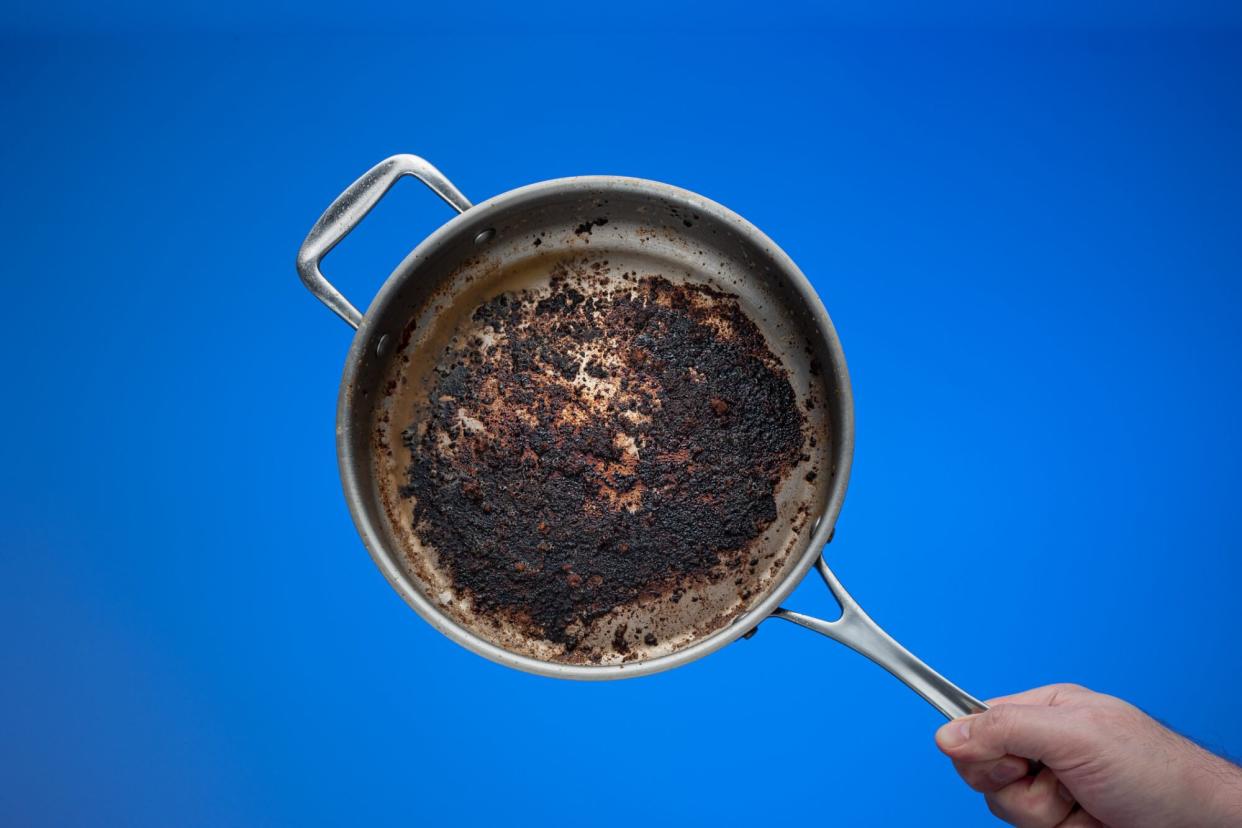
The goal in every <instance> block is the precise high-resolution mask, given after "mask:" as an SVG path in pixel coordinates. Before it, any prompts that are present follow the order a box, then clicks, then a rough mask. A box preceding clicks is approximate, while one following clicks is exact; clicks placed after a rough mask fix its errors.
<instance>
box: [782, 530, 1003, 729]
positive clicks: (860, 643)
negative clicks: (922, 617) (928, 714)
mask: <svg viewBox="0 0 1242 828" xmlns="http://www.w3.org/2000/svg"><path fill="white" fill-rule="evenodd" d="M815 568H816V569H818V570H819V574H820V575H821V576H822V577H823V579H824V583H826V584H828V589H829V590H830V591H831V592H832V597H833V598H836V599H837V603H838V604H840V605H841V617H840V618H838V619H837V620H836V621H824V620H822V619H819V618H812V617H811V616H809V615H803V614H802V613H800V612H791V611H790V610H787V609H784V608H783V607H782V608H781V609H778V610H776V612H774V613H772V617H773V618H783V619H785V620H786V621H792V622H793V623H795V624H799V625H801V626H803V627H806V628H807V629H808V630H814V631H815V632H817V633H820V634H821V635H826V636H828V637H829V638H831V639H833V640H834V641H839V642H841V643H842V644H844V645H845V646H847V647H849V648H850V649H852V650H854V651H855V652H858V653H862V654H863V655H865V656H866V657H867V658H869V659H871V660H872V661H874V662H875V663H876V664H878V665H880V666H881V667H883V668H884V669H885V670H888V671H889V672H890V673H892V674H893V675H894V676H896V677H897V678H899V679H901V680H902V681H903V682H905V684H906V686H907V687H909V688H910V689H911V690H913V691H914V692H916V693H918V694H919V695H920V696H922V697H923V698H924V699H926V700H927V702H928V704H930V705H931V706H932V707H934V708H936V709H937V710H939V711H940V712H941V713H943V714H944V715H945V717H946V718H949V719H957V718H961V717H962V716H969V715H971V714H972V713H982V712H983V711H984V710H987V705H986V704H984V703H983V702H981V701H979V700H978V699H976V698H975V697H974V696H972V695H970V694H969V693H967V692H966V691H965V690H963V689H962V688H960V687H958V686H957V685H956V684H954V683H953V682H951V681H949V680H948V679H947V678H945V677H944V676H942V675H940V674H939V673H937V672H936V671H935V670H933V669H932V668H930V667H928V666H927V665H926V664H924V663H923V662H922V661H920V660H919V659H918V658H916V657H915V655H914V653H912V652H910V651H909V650H907V649H906V648H905V647H903V646H901V645H900V644H898V643H897V642H896V641H895V640H893V638H892V636H890V635H889V634H888V633H886V632H884V630H882V629H880V626H879V625H878V624H876V623H875V622H874V621H872V620H871V617H870V616H869V615H867V613H865V612H863V609H862V607H860V606H858V602H857V601H855V600H854V599H853V597H852V596H851V595H850V594H849V593H848V592H846V591H845V587H843V586H841V582H840V581H838V580H837V576H836V575H834V574H833V573H832V570H831V569H829V568H828V564H827V562H825V561H824V558H823V556H822V555H821V556H820V558H819V560H818V561H816V563H815Z"/></svg>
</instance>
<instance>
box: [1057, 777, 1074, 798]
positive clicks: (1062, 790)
mask: <svg viewBox="0 0 1242 828" xmlns="http://www.w3.org/2000/svg"><path fill="white" fill-rule="evenodd" d="M1057 794H1058V795H1060V797H1061V798H1062V799H1064V800H1065V801H1066V802H1073V801H1074V795H1073V794H1072V793H1070V789H1069V788H1067V787H1065V786H1064V785H1062V784H1061V783H1060V782H1058V783H1057Z"/></svg>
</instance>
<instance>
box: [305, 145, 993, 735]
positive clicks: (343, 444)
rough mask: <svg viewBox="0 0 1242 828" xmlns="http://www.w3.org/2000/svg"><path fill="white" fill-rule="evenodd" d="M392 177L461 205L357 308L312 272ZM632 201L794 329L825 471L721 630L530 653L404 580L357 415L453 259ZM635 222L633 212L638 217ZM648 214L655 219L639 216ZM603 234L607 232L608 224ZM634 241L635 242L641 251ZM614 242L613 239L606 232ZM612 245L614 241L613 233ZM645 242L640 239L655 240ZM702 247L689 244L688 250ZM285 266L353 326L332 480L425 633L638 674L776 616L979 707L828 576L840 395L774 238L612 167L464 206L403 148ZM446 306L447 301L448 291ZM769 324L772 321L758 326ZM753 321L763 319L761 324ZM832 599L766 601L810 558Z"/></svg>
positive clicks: (843, 375) (931, 697) (825, 322)
mask: <svg viewBox="0 0 1242 828" xmlns="http://www.w3.org/2000/svg"><path fill="white" fill-rule="evenodd" d="M402 175H412V176H414V177H416V178H418V179H419V180H421V181H423V182H424V183H426V184H427V185H428V187H430V188H431V189H432V190H433V191H434V192H436V193H437V194H438V195H440V197H441V198H443V199H444V200H445V201H447V202H448V203H449V204H451V205H452V206H453V207H454V208H456V209H457V210H459V211H460V215H458V216H456V217H454V218H453V219H451V220H450V221H449V222H447V223H446V224H445V225H443V226H442V227H441V228H439V229H438V230H436V231H435V232H434V233H432V234H431V235H430V236H429V237H428V238H427V239H425V240H424V241H423V242H422V243H421V244H419V245H418V247H417V248H416V249H415V250H413V251H412V252H411V253H410V254H409V256H407V257H406V259H405V260H404V261H403V262H402V263H401V265H399V266H398V267H397V269H396V270H395V271H394V272H393V274H392V275H391V276H390V277H389V279H388V280H387V281H386V282H385V284H384V285H383V287H382V288H381V289H380V291H379V292H378V293H377V295H376V297H375V299H374V300H373V301H372V303H371V306H370V308H369V309H368V310H367V313H366V314H365V315H363V314H362V313H360V312H359V311H358V310H357V309H356V308H355V307H354V306H353V305H352V304H350V303H349V302H348V300H346V299H345V298H344V296H342V295H341V294H340V292H339V291H337V290H336V288H334V287H333V286H332V285H331V284H330V283H329V282H328V281H327V279H326V278H324V276H323V274H322V273H321V272H320V268H319V263H320V260H321V259H322V258H323V256H324V255H325V254H326V253H327V252H328V251H329V250H331V249H332V247H334V246H335V245H336V244H337V243H338V242H339V241H340V240H341V239H342V238H343V237H344V236H345V235H346V234H348V232H349V231H350V230H351V229H352V228H353V227H354V226H355V225H357V223H358V222H359V221H360V220H361V219H362V218H363V217H364V216H365V215H366V214H367V213H368V212H369V211H370V210H371V209H372V208H373V207H374V206H375V204H376V203H377V202H378V201H379V199H380V198H381V197H382V196H383V194H384V193H385V192H387V190H388V189H389V188H390V187H391V186H392V185H393V183H394V182H395V181H396V180H397V179H398V178H399V177H400V176H402ZM609 199H611V200H612V202H613V209H617V205H618V204H629V205H631V206H633V205H637V207H635V208H634V209H636V210H637V211H638V213H641V214H643V215H644V216H646V215H647V214H648V213H649V212H650V213H651V214H652V215H653V216H654V214H655V213H657V212H658V209H657V208H667V207H670V206H671V207H673V208H674V212H676V209H680V210H682V211H689V212H690V213H692V214H693V215H694V217H695V219H696V224H695V225H694V227H693V229H689V228H690V222H685V228H683V227H682V224H683V223H682V222H681V221H680V220H678V221H677V222H676V226H675V227H673V226H670V227H666V228H663V230H664V231H666V232H665V235H666V236H667V237H668V238H669V239H671V240H672V241H674V242H683V241H685V240H688V242H689V243H691V244H700V245H702V246H708V245H717V246H723V247H721V249H724V250H727V251H729V252H730V253H731V256H732V258H733V260H734V262H733V263H734V264H735V265H736V266H737V268H738V270H739V272H742V273H745V274H746V278H747V279H748V280H750V282H751V283H752V284H748V285H744V286H743V287H744V289H745V290H749V291H751V292H752V293H753V297H752V298H754V299H755V301H757V302H766V303H767V304H766V307H767V308H768V313H766V314H765V316H771V317H773V318H774V319H775V318H780V319H784V320H786V321H787V322H790V320H792V322H791V324H793V325H794V326H796V327H798V329H799V333H800V334H801V335H802V336H803V340H802V341H804V342H805V343H806V348H805V351H806V353H805V354H804V353H803V348H802V347H798V348H797V349H796V353H795V352H794V351H793V350H788V349H787V351H786V353H785V354H784V356H785V357H786V358H787V359H789V360H792V361H795V362H797V361H801V363H802V370H804V371H805V370H806V367H807V364H812V365H818V366H820V367H818V368H814V369H813V372H814V371H819V370H821V369H822V371H823V374H824V376H825V384H826V386H827V387H828V388H829V389H830V393H829V395H828V399H826V400H825V405H826V408H827V409H828V422H829V423H830V426H829V428H830V432H831V433H830V438H831V473H830V474H823V475H821V476H820V478H819V482H817V484H816V486H817V487H818V489H819V495H818V500H817V503H818V504H819V508H818V510H817V514H818V516H819V519H818V520H816V521H814V522H812V523H810V524H809V525H808V527H807V529H806V530H805V537H803V539H802V542H801V544H800V545H799V547H798V550H797V553H796V556H795V558H794V559H792V560H791V561H790V563H789V564H788V565H787V568H786V569H785V571H784V573H783V575H782V577H781V579H780V581H779V583H777V584H776V585H775V587H774V588H773V589H771V590H770V591H769V592H768V593H767V594H765V595H763V596H761V598H757V599H756V602H755V603H754V605H753V606H750V607H749V608H748V610H747V611H746V612H744V613H742V614H740V615H739V616H738V617H737V618H735V619H734V620H733V622H732V623H731V624H729V625H728V626H727V627H725V628H723V629H720V630H717V631H716V632H714V633H712V634H709V635H706V636H703V637H702V638H701V639H699V640H696V641H694V642H693V643H691V644H689V645H688V646H685V647H684V648H682V649H679V650H677V651H675V652H672V653H670V654H668V655H663V656H659V657H655V658H648V659H639V660H635V661H630V662H626V663H623V664H611V665H599V664H596V665H592V664H566V663H558V662H553V661H544V660H540V659H537V658H531V657H529V656H526V655H522V654H520V653H516V652H511V651H510V650H507V649H505V648H503V647H500V646H497V645H496V644H495V643H493V642H491V641H489V640H487V639H485V638H483V637H481V636H479V635H477V634H476V633H475V632H474V631H473V630H471V629H469V628H468V627H467V626H465V625H463V624H461V623H459V622H458V621H457V620H455V619H454V618H452V617H450V616H449V615H448V614H446V613H445V612H443V611H441V609H440V608H439V607H437V606H436V604H435V603H434V602H433V601H431V600H429V599H428V596H427V594H426V590H425V588H424V587H425V585H422V584H419V583H416V582H415V580H416V579H414V578H412V577H411V575H410V573H409V572H407V571H406V570H405V569H404V568H403V567H402V565H401V564H400V558H399V556H398V554H397V553H396V550H395V548H394V546H395V541H394V538H393V536H392V533H391V532H390V531H389V530H388V529H387V528H386V526H385V521H386V518H385V516H384V513H383V508H382V506H381V504H380V503H379V500H380V496H379V492H378V487H377V483H376V480H375V479H374V478H375V471H374V469H375V466H374V464H373V463H372V462H371V456H370V455H371V451H372V449H371V443H370V438H371V434H370V430H369V425H370V411H371V407H372V406H374V405H375V399H376V398H377V397H378V396H379V394H378V393H377V386H378V384H379V382H380V379H381V377H383V363H384V361H385V359H386V358H387V357H388V355H389V354H390V352H391V350H392V348H391V343H392V340H393V338H394V337H397V336H399V335H400V332H401V331H402V330H403V329H406V326H407V325H408V323H409V319H410V313H411V308H415V307H419V306H421V305H425V304H426V303H427V302H428V301H429V299H430V297H432V296H434V295H435V291H436V290H437V288H440V287H444V286H445V284H446V283H447V280H448V279H449V278H450V274H451V273H452V272H453V269H454V266H455V264H456V263H460V262H462V261H464V260H467V259H468V258H469V257H470V256H474V255H478V254H479V252H480V250H481V249H482V250H490V251H493V252H494V253H495V255H498V256H501V257H503V256H504V255H506V253H505V251H506V250H508V249H510V248H505V247H504V245H505V243H506V237H507V236H513V235H515V234H516V228H525V229H529V228H530V227H532V226H547V227H553V226H564V227H572V226H573V225H572V223H571V222H581V221H582V220H583V219H582V210H583V205H589V204H600V203H608V200H609ZM644 221H646V219H645V218H644ZM652 221H653V222H654V221H655V219H654V218H652ZM610 229H612V228H611V227H610ZM649 241H652V237H650V236H648V237H647V238H644V239H638V238H634V239H631V240H630V241H629V243H630V244H632V245H633V246H634V248H635V249H638V247H639V245H640V243H641V244H642V245H643V247H644V249H646V250H650V249H651V247H650V246H648V245H647V242H649ZM614 243H618V242H616V239H614ZM619 243H625V240H624V239H622V240H621V242H619ZM658 244H659V240H658V239H657V240H655V242H654V243H653V245H652V246H657V245H658ZM700 252H701V251H700ZM297 267H298V272H299V274H300V276H301V278H302V280H303V282H304V283H305V284H306V286H307V287H308V288H309V289H310V290H311V292H312V293H313V294H314V295H315V296H317V297H318V298H319V299H320V300H321V301H323V302H324V304H325V305H327V306H328V307H329V308H330V309H332V310H333V312H335V313H336V314H337V315H339V316H340V317H341V318H343V319H344V320H345V321H346V322H347V323H349V324H350V325H351V326H353V327H355V328H357V333H356V335H355V337H354V341H353V345H352V346H351V348H350V352H349V356H348V359H347V361H346V365H345V370H344V375H343V377H342V381H341V389H340V394H339V397H338V406H337V448H338V459H339V464H340V471H341V478H342V484H343V487H344V490H345V495H346V500H347V501H348V503H349V507H350V512H351V514H352V515H353V518H354V522H355V525H356V526H357V528H358V531H359V533H360V535H361V536H362V538H363V541H364V543H365V544H366V546H367V549H368V551H369V552H370V554H371V557H372V559H373V560H374V561H375V564H376V566H378V567H379V569H380V570H381V571H382V572H383V573H384V575H385V577H386V578H387V579H388V581H389V583H390V584H391V585H392V587H393V588H394V589H395V590H396V591H397V592H398V593H400V594H401V596H402V597H403V598H404V599H405V600H406V602H407V603H408V604H410V606H411V607H412V608H414V609H415V610H416V611H417V612H418V613H419V614H420V615H422V616H423V618H425V619H426V620H427V621H428V622H429V623H431V624H432V625H433V626H434V627H435V628H436V629H437V630H439V631H440V632H442V633H444V634H445V635H447V636H448V637H449V638H451V639H453V640H454V641H456V642H457V643H459V644H462V645H463V646H465V647H467V648H469V649H471V650H473V651H475V652H477V653H479V654H480V655H483V656H485V657H487V658H489V659H492V660H494V661H497V662H499V663H501V664H505V665H507V666H510V667H515V668H518V669H521V670H526V671H528V672H533V673H539V674H542V675H547V676H554V677H559V678H573V679H585V680H600V679H613V678H626V677H633V676H640V675H647V674H650V673H654V672H658V671H661V670H666V669H670V668H673V667H677V666H679V665H682V664H685V663H687V662H689V661H693V660H695V659H698V658H701V657H703V656H705V655H707V654H709V653H711V652H713V651H715V650H717V649H719V648H720V647H723V646H724V645H726V644H728V643H730V642H732V641H734V640H736V639H738V638H740V637H742V636H743V635H745V634H746V633H748V632H749V631H751V630H753V629H754V628H755V627H756V626H757V625H758V624H759V623H760V622H762V621H763V620H765V619H766V618H768V617H772V616H775V617H778V618H783V619H785V620H788V621H792V622H794V623H797V624H800V625H802V626H805V627H808V628H809V629H813V630H815V631H817V632H820V633H822V634H824V635H827V636H829V637H830V638H833V639H835V640H837V641H840V642H842V643H844V644H846V645H847V646H849V647H851V648H853V649H855V650H857V651H858V652H860V653H862V654H863V655H866V656H867V657H868V658H870V659H872V660H873V661H875V662H876V663H878V664H880V665H881V666H882V667H884V668H885V669H887V670H888V671H889V672H891V673H893V674H894V675H896V676H897V677H898V678H900V679H902V681H904V682H905V683H906V684H908V685H909V686H910V687H911V688H912V689H914V690H915V691H916V692H918V693H919V694H920V695H922V696H923V697H924V698H925V699H926V700H927V701H928V702H929V703H931V704H932V705H933V706H935V707H936V708H937V709H938V710H940V711H941V712H942V713H944V714H945V715H946V716H950V717H953V716H957V715H964V714H966V713H969V712H977V711H978V710H981V709H983V707H982V705H981V703H980V702H978V701H977V700H976V699H974V698H973V697H971V696H970V695H968V694H966V693H965V692H963V691H961V690H960V689H959V688H957V687H956V686H954V685H952V684H951V683H950V682H948V681H947V680H945V679H944V678H943V677H941V676H940V675H939V674H937V673H936V672H934V671H933V670H931V668H929V667H927V666H926V665H925V664H923V662H921V661H919V660H918V659H917V658H915V657H914V656H913V655H911V654H910V653H909V652H908V651H907V650H905V649H904V648H902V647H901V645H899V644H897V642H896V641H894V640H893V639H892V638H891V637H889V636H888V635H887V634H885V633H884V632H883V631H882V630H881V629H880V628H879V627H878V626H877V625H876V624H875V623H874V622H873V621H871V619H870V618H869V617H868V616H867V615H866V614H865V613H864V612H863V611H862V610H861V608H859V607H858V605H857V603H856V602H854V600H853V599H852V598H851V597H850V596H849V594H848V593H846V592H845V590H844V589H843V588H842V587H841V585H840V583H839V582H837V580H836V578H835V576H833V575H832V573H831V571H830V570H829V569H828V567H827V565H826V564H825V563H824V561H823V559H822V558H821V557H820V554H819V550H820V549H822V548H823V547H824V545H825V544H826V543H827V541H828V539H829V537H830V536H831V533H832V531H833V528H834V526H835V523H836V520H837V516H838V514H839V513H840V509H841V506H842V503H843V501H844V497H845V490H846V487H847V484H848V481H849V472H850V465H851V462H852V458H853V448H854V423H853V399H852V396H851V392H850V383H849V373H848V370H847V368H846V364H845V357H844V354H843V352H842V349H841V345H840V342H839V340H838V338H837V335H836V330H835V328H834V327H833V324H832V320H831V319H830V318H829V316H828V313H827V311H826V310H825V309H824V306H823V303H822V302H821V301H820V299H819V297H818V295H817V294H816V293H815V290H814V289H813V288H812V287H811V285H810V283H809V282H808V281H807V279H806V277H805V276H804V275H803V274H802V273H801V271H800V270H798V268H797V266H796V265H795V264H794V263H793V261H791V260H790V259H789V257H788V256H786V255H785V253H784V252H783V251H781V250H780V248H779V247H777V246H776V244H775V243H773V242H772V241H771V239H769V238H768V237H767V236H766V235H764V234H763V233H762V232H760V231H759V230H758V229H757V228H755V227H754V226H753V225H751V224H750V223H749V222H747V221H746V220H745V219H742V218H741V217H740V216H738V215H737V214H735V213H733V212H732V211H730V210H728V209H726V208H724V207H723V206H721V205H719V204H716V203H715V202H712V201H710V200H708V199H705V198H703V197H702V196H699V195H697V194H695V193H691V192H688V191H686V190H681V189H679V188H676V187H672V186H669V185H667V184H661V183H658V182H653V181H645V180H640V179H632V178H621V177H614V176H586V177H578V178H567V179H560V180H555V181H546V182H542V183H538V184H532V185H529V186H526V187H521V188H519V189H516V190H512V191H509V192H506V193H502V194H501V195H498V196H495V197H494V198H491V199H489V200H487V201H485V202H482V203H480V204H478V205H474V206H471V205H470V203H469V201H467V200H466V198H465V197H464V196H463V195H462V194H461V193H460V192H459V191H458V190H457V189H456V188H455V187H454V186H453V185H452V184H451V183H450V182H449V181H448V180H447V179H446V178H445V177H444V176H443V175H442V174H440V173H439V171H437V170H436V169H435V168H434V167H432V166H431V165H430V164H428V163H427V162H426V161H424V160H422V159H420V158H417V157H415V156H412V155H398V156H393V157H392V158H389V159H387V160H385V161H383V162H381V163H380V164H377V165H376V166H375V167H373V168H372V169H371V170H369V171H368V172H367V173H365V174H364V175H363V176H362V177H361V178H359V179H358V180H357V181H356V182H354V184H352V185H351V186H350V187H349V188H347V189H346V190H345V192H343V193H342V194H341V195H340V196H339V197H338V198H337V199H336V200H335V201H334V202H333V203H332V204H331V206H329V208H328V209H327V210H326V211H325V212H324V214H323V216H321V217H320V219H319V221H317V222H316V223H315V226H314V227H313V228H312V229H311V232H310V234H309V235H308V236H307V238H306V240H305V241H304V242H303V244H302V248H301V250H300V251H299V253H298V258H297ZM449 301H451V297H450V299H449ZM766 324H769V325H770V324H773V323H770V322H769V323H766ZM761 327H762V326H761ZM815 565H818V567H819V570H820V574H821V575H822V576H823V577H824V580H825V581H826V582H827V584H828V586H829V589H830V590H831V591H832V593H833V595H834V596H835V597H836V598H837V600H838V601H839V602H840V603H841V606H842V610H843V614H842V617H841V618H840V619H839V620H837V621H832V622H828V621H822V620H820V619H816V618H812V617H810V616H806V615H802V614H800V613H795V612H791V611H788V610H784V609H778V607H779V606H780V603H781V602H782V601H783V600H784V599H785V598H786V597H787V596H788V595H789V593H790V592H791V591H792V590H793V589H794V587H795V586H796V585H797V584H798V582H799V581H800V580H801V579H802V578H803V577H804V576H805V574H806V573H807V572H808V571H809V570H810V568H811V567H812V566H815Z"/></svg>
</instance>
